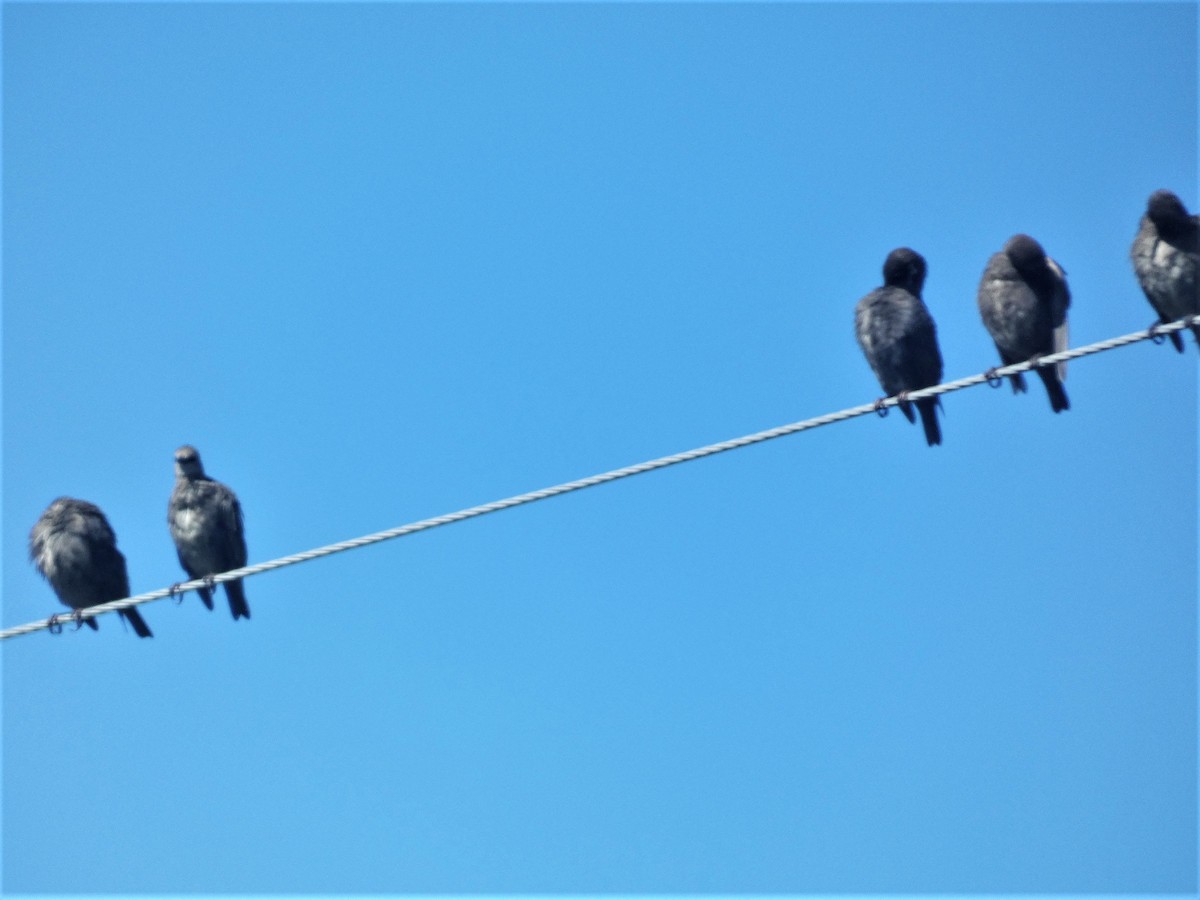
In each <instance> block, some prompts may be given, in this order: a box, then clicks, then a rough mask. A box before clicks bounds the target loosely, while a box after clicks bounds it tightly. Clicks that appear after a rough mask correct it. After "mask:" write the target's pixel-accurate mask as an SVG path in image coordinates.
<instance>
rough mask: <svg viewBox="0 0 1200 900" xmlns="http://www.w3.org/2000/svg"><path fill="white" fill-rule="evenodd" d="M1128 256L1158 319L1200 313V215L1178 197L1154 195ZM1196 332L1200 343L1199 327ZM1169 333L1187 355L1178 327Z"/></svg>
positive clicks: (1169, 318)
mask: <svg viewBox="0 0 1200 900" xmlns="http://www.w3.org/2000/svg"><path fill="white" fill-rule="evenodd" d="M1129 256H1130V259H1131V260H1132V261H1133V271H1134V273H1135V274H1136V275H1137V280H1138V283H1139V284H1140V285H1141V286H1142V291H1143V292H1145V294H1146V299H1147V300H1149V301H1150V305H1151V306H1153V307H1154V311H1155V312H1156V313H1158V320H1159V322H1174V321H1175V320H1176V319H1180V318H1183V317H1184V316H1194V315H1196V314H1197V313H1200V216H1191V215H1188V211H1187V207H1186V206H1184V205H1183V201H1182V200H1180V199H1179V197H1177V196H1176V195H1175V194H1173V193H1171V192H1170V191H1155V192H1154V193H1153V194H1151V195H1150V199H1149V200H1148V201H1147V203H1146V214H1145V215H1144V216H1142V221H1141V224H1140V227H1139V228H1138V233H1137V235H1136V236H1135V237H1134V239H1133V246H1132V247H1130V248H1129ZM1192 332H1193V333H1194V334H1195V335H1196V340H1197V341H1198V342H1200V326H1196V325H1193V326H1192ZM1170 337H1171V343H1173V344H1174V345H1175V349H1176V350H1178V351H1179V352H1180V353H1182V352H1183V335H1182V334H1181V333H1180V332H1178V331H1173V332H1171V335H1170Z"/></svg>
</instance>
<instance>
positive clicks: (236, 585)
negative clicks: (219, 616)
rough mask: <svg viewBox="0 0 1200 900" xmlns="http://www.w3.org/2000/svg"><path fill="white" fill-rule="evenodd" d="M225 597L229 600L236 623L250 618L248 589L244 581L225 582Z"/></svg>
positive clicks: (230, 609)
mask: <svg viewBox="0 0 1200 900" xmlns="http://www.w3.org/2000/svg"><path fill="white" fill-rule="evenodd" d="M225 596H226V597H228V598H229V611H230V612H231V613H233V618H234V621H236V620H238V619H248V618H250V606H249V605H248V604H247V603H246V589H245V588H244V587H242V580H241V579H240V578H239V579H238V580H237V581H227V582H225Z"/></svg>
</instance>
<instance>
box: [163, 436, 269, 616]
mask: <svg viewBox="0 0 1200 900" xmlns="http://www.w3.org/2000/svg"><path fill="white" fill-rule="evenodd" d="M167 524H168V525H169V526H170V529H171V537H172V539H174V541H175V550H176V551H177V552H178V554H179V563H180V565H182V566H183V569H184V571H185V572H187V573H188V577H189V578H190V579H193V580H194V579H197V578H204V577H205V576H207V575H217V574H220V573H221V572H228V571H229V570H230V569H240V568H241V567H242V566H244V565H246V536H245V531H244V528H243V523H242V507H241V504H240V503H238V499H237V496H236V495H235V494H234V493H233V491H231V490H230V489H229V488H228V487H226V486H225V485H223V484H221V482H219V481H214V480H213V479H212V478H209V477H208V476H207V475H205V474H204V466H203V464H202V463H201V462H200V454H199V453H198V452H196V448H195V447H190V446H186V445H185V446H183V447H180V448H179V449H178V450H176V451H175V489H174V490H173V491H171V500H170V502H169V503H168V504H167ZM199 594H200V599H201V601H203V603H204V605H205V606H207V607H208V608H209V609H212V608H213V601H212V588H211V587H202V588H199ZM225 596H226V597H227V598H229V611H230V612H231V613H233V618H234V619H242V618H245V619H248V618H250V607H249V606H248V605H247V604H246V592H245V589H244V588H243V587H242V580H241V579H240V578H239V579H237V580H236V581H226V582H225Z"/></svg>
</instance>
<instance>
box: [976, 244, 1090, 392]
mask: <svg viewBox="0 0 1200 900" xmlns="http://www.w3.org/2000/svg"><path fill="white" fill-rule="evenodd" d="M978 301H979V314H980V315H981V316H982V317H983V324H984V327H985V328H987V330H988V334H990V335H991V336H992V340H993V341H995V342H996V349H997V350H999V351H1000V359H1001V360H1002V361H1003V363H1004V365H1006V366H1008V365H1012V364H1013V363H1019V362H1025V361H1026V360H1030V359H1037V358H1039V357H1042V356H1045V355H1047V354H1050V353H1058V352H1060V351H1062V350H1066V349H1067V307H1068V306H1070V305H1071V294H1070V292H1069V291H1068V290H1067V278H1066V273H1065V272H1064V271H1063V270H1062V267H1061V266H1060V265H1059V264H1058V263H1056V262H1055V261H1054V260H1052V259H1051V258H1050V257H1048V256H1047V255H1046V251H1045V250H1043V249H1042V245H1041V244H1039V243H1038V242H1037V241H1035V240H1034V239H1033V238H1031V237H1030V236H1029V235H1027V234H1016V235H1013V236H1012V237H1011V238H1009V239H1008V240H1007V241H1006V242H1005V244H1004V249H1003V250H1001V251H1000V252H999V253H994V254H992V256H991V258H990V259H989V260H988V262H987V266H986V267H985V268H984V270H983V277H982V279H980V282H979V296H978ZM1035 371H1036V372H1037V374H1038V377H1039V378H1041V379H1042V383H1043V384H1045V385H1046V393H1047V394H1048V395H1049V396H1050V408H1051V409H1053V410H1054V411H1055V412H1056V413H1057V412H1062V411H1063V410H1065V409H1070V408H1071V404H1070V403H1069V402H1068V400H1067V392H1066V390H1065V389H1064V388H1063V380H1064V379H1065V378H1066V377H1067V364H1066V363H1065V362H1060V363H1057V364H1056V365H1053V366H1043V367H1040V368H1038V369H1035ZM1009 377H1010V378H1011V379H1012V387H1013V393H1014V394H1021V393H1024V392H1025V379H1024V377H1023V376H1022V374H1021V373H1020V372H1018V373H1017V374H1015V375H1010V376H1009Z"/></svg>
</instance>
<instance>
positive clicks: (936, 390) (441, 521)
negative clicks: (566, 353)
mask: <svg viewBox="0 0 1200 900" xmlns="http://www.w3.org/2000/svg"><path fill="white" fill-rule="evenodd" d="M1194 325H1200V315H1196V316H1188V317H1186V318H1183V319H1179V320H1177V321H1175V322H1170V323H1168V324H1165V325H1155V326H1153V327H1151V328H1150V329H1149V330H1146V331H1137V332H1134V333H1133V334H1126V335H1124V336H1122V337H1115V338H1109V339H1108V340H1105V341H1099V342H1097V343H1095V344H1088V345H1087V346H1085V347H1076V348H1074V349H1071V350H1064V351H1062V352H1061V353H1053V354H1049V355H1047V356H1043V357H1042V358H1041V359H1040V360H1038V361H1037V363H1036V364H1035V363H1033V362H1030V361H1026V362H1020V363H1014V364H1013V365H1011V366H1002V367H1000V368H998V369H990V370H988V371H987V372H983V373H981V374H979V375H971V376H969V377H967V378H960V379H958V380H957V381H947V382H945V383H943V384H938V385H934V386H933V387H928V388H922V389H921V390H918V391H910V392H909V393H908V395H907V399H909V400H919V399H921V398H922V397H936V396H938V395H940V394H948V393H950V392H952V391H961V390H963V389H964V388H969V387H974V386H975V385H977V384H983V383H985V382H991V383H993V384H994V383H996V382H997V380H998V379H999V378H1001V377H1002V376H1007V375H1015V374H1017V373H1018V372H1027V371H1029V370H1031V369H1035V368H1038V367H1041V366H1051V365H1054V364H1055V363H1059V362H1067V361H1068V360H1072V359H1078V358H1080V357H1083V356H1092V355H1093V354H1096V353H1104V352H1106V351H1108V350H1115V349H1116V348H1118V347H1124V346H1126V345H1127V344H1136V343H1139V342H1140V341H1145V340H1154V341H1156V342H1159V341H1160V340H1161V336H1163V335H1167V334H1171V333H1172V332H1176V331H1181V330H1182V329H1184V328H1187V327H1189V326H1194ZM898 403H899V401H898V400H897V398H895V397H888V398H887V399H886V400H883V401H880V402H872V403H865V404H863V405H862V406H854V407H851V408H850V409H843V410H841V411H840V412H834V413H827V414H825V415H823V416H817V417H816V418H813V419H805V420H804V421H801V422H793V423H792V424H790V425H780V426H779V427H777V428H770V429H768V430H766V431H758V432H755V433H754V434H748V435H745V436H743V437H738V438H733V439H731V440H728V441H721V442H720V443H717V444H709V445H708V446H706V447H698V448H696V449H695V450H685V451H684V452H682V453H675V454H672V455H671V456H660V457H659V458H658V459H652V460H649V461H647V462H641V463H636V464H634V465H631V466H625V467H624V468H620V469H613V470H611V471H609V472H601V473H600V474H599V475H589V476H588V477H586V478H580V479H577V480H575V481H568V482H565V483H564V484H558V485H555V486H553V487H547V488H541V489H540V490H536V491H529V492H528V493H525V494H517V495H516V496H515V497H508V498H506V499H504V500H494V501H492V502H491V503H484V504H482V505H480V506H472V507H470V508H469V509H462V510H459V511H458V512H452V513H447V514H446V515H442V516H434V517H433V518H432V519H422V520H421V521H419V522H413V523H411V524H409V525H401V526H399V527H397V528H389V529H388V530H387V531H377V532H375V533H374V534H368V535H364V536H363V537H358V538H352V539H350V540H348V541H339V542H338V543H336V544H327V545H326V546H324V547H317V548H315V549H313V550H305V551H304V552H303V553H294V554H292V555H291V556H283V557H280V558H279V559H273V560H271V561H269V562H264V563H256V564H255V565H252V566H243V567H242V568H240V569H232V570H230V571H228V572H222V573H221V574H220V575H213V576H211V577H210V578H198V579H195V580H193V581H187V582H184V583H182V584H179V585H175V586H173V587H169V588H162V589H160V590H157V591H151V592H150V593H148V594H138V595H136V596H133V597H127V598H125V599H123V600H112V601H109V602H108V603H100V604H97V605H96V606H90V607H88V608H87V609H84V610H81V611H79V612H78V613H69V614H60V615H57V616H51V617H50V618H47V619H41V620H39V621H36V622H30V623H28V624H26V625H17V626H15V627H13V628H6V629H4V630H3V631H0V640H7V639H8V638H13V637H17V636H19V635H22V634H30V633H32V632H34V631H41V630H42V629H43V628H51V629H53V628H56V627H57V626H58V625H59V624H60V623H61V622H62V621H63V620H67V621H74V620H75V619H76V618H77V617H81V618H85V619H90V618H93V617H95V616H98V615H101V614H103V613H108V612H116V611H117V610H121V609H128V608H129V607H131V606H140V605H141V604H143V603H151V602H153V601H155V600H162V599H163V598H164V597H171V596H175V595H176V594H180V593H183V592H185V591H190V590H195V589H197V588H200V587H211V586H212V585H215V584H221V583H223V582H226V581H233V580H235V579H238V578H249V577H250V576H251V575H260V574H262V573H263V572H270V571H272V570H274V569H282V568H283V567H284V566H294V565H296V564H297V563H302V562H308V561H309V560H310V559H319V558H320V557H322V556H332V555H333V554H335V553H341V552H343V551H345V550H355V549H357V548H359V547H366V546H368V545H370V544H378V543H381V542H383V541H390V540H392V539H393V538H399V537H404V536H405V535H409V534H416V533H417V532H418V531H428V530H429V529H431V528H437V527H438V526H440V525H450V524H451V523H453V522H462V521H465V520H466V519H474V518H476V517H477V516H484V515H487V514H488V513H494V512H499V511H500V510H502V509H512V508H513V507H514V506H524V505H525V504H526V503H534V502H536V501H538V500H545V499H547V498H549V497H557V496H560V495H562V494H569V493H571V492H572V491H581V490H583V489H584V488H589V487H594V486H596V485H598V484H606V483H608V482H610V481H618V480H620V479H622V478H629V477H630V476H633V475H641V474H643V473H644V472H653V471H655V470H657V469H665V468H667V467H668V466H674V465H677V464H679V463H685V462H691V461H692V460H694V459H702V458H704V457H706V456H715V455H716V454H718V453H724V452H726V451H727V450H737V449H739V448H741V447H749V446H750V445H751V444H761V443H762V442H763V441H770V440H774V439H775V438H780V437H784V436H786V435H789V434H797V433H798V432H801V431H809V430H810V429H813V428H820V427H822V426H824V425H832V424H833V423H834V422H843V421H845V420H846V419H854V418H857V417H858V416H865V415H867V414H868V413H873V412H879V411H881V410H885V409H888V408H890V407H893V406H896V405H897V404H898Z"/></svg>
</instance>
